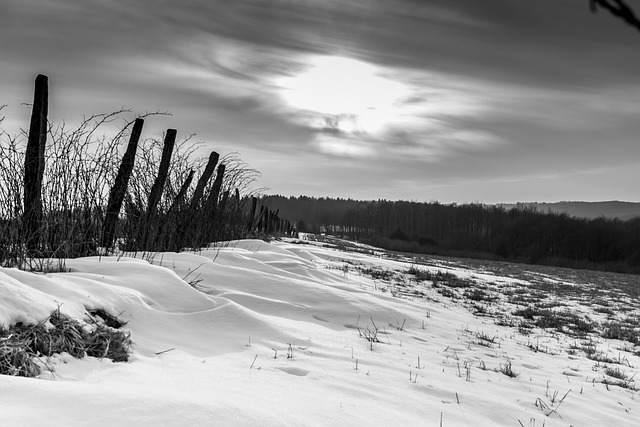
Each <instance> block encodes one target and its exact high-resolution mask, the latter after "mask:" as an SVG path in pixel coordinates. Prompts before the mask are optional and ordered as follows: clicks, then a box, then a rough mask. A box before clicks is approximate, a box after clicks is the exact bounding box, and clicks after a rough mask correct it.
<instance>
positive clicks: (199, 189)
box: [189, 151, 220, 211]
mask: <svg viewBox="0 0 640 427" xmlns="http://www.w3.org/2000/svg"><path fill="white" fill-rule="evenodd" d="M219 158H220V155H219V154H218V153H216V152H215V151H212V152H211V154H210V155H209V161H208V162H207V166H206V167H205V168H204V172H202V176H201V177H200V179H199V180H198V184H197V185H196V189H195V191H194V192H193V198H192V199H191V203H190V204H189V209H190V210H192V211H193V210H195V209H196V207H197V206H198V203H199V202H200V198H201V197H202V194H203V193H204V187H205V186H206V185H207V182H209V179H211V175H213V171H214V169H215V168H216V165H217V164H218V159H219Z"/></svg>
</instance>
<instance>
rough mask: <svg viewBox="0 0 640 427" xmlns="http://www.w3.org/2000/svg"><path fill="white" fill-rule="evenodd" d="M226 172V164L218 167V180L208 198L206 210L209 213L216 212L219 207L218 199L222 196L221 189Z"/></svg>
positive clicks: (214, 182)
mask: <svg viewBox="0 0 640 427" xmlns="http://www.w3.org/2000/svg"><path fill="white" fill-rule="evenodd" d="M225 170H226V166H225V165H224V163H222V164H220V166H218V171H217V172H216V179H215V181H213V186H212V187H211V192H210V193H209V197H208V198H207V202H206V208H207V210H208V212H214V211H215V209H216V206H217V205H218V197H219V196H220V189H221V188H222V179H223V178H224V172H225Z"/></svg>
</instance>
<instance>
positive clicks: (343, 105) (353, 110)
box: [278, 56, 409, 134]
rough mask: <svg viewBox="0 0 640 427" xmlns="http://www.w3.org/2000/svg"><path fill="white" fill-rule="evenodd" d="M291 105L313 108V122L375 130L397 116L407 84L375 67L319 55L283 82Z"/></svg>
mask: <svg viewBox="0 0 640 427" xmlns="http://www.w3.org/2000/svg"><path fill="white" fill-rule="evenodd" d="M278 85H279V86H280V87H281V88H282V89H283V91H282V97H283V98H284V100H285V101H286V102H287V104H289V105H290V106H292V107H294V108H296V109H298V110H302V111H304V112H307V113H310V116H309V117H311V118H312V121H313V123H311V125H312V126H314V127H318V128H331V129H333V130H335V131H337V132H344V133H348V134H376V133H379V132H381V131H383V130H384V129H386V127H387V126H388V125H389V124H390V123H392V122H393V121H394V120H396V118H397V116H398V115H399V114H400V109H399V107H398V105H399V103H400V101H401V100H402V99H404V98H406V97H407V96H408V95H409V90H408V88H407V87H406V86H405V85H404V84H402V83H400V82H397V81H394V80H392V79H389V78H387V77H384V76H383V75H382V73H381V70H380V69H378V68H377V67H376V66H374V65H372V64H369V63H366V62H362V61H358V60H355V59H351V58H346V57H341V56H315V57H312V58H311V59H310V60H309V64H308V66H307V67H305V69H304V70H302V71H301V72H300V73H297V74H295V75H293V76H286V77H283V78H281V79H279V81H278Z"/></svg>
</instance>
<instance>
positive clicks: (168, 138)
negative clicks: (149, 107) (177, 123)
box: [142, 129, 177, 250]
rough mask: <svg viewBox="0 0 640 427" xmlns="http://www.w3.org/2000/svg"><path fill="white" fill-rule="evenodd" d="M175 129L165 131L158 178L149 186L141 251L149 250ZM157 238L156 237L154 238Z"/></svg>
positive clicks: (174, 137)
mask: <svg viewBox="0 0 640 427" xmlns="http://www.w3.org/2000/svg"><path fill="white" fill-rule="evenodd" d="M176 133H177V131H176V130H175V129H167V133H166V135H165V137H164V146H163V147H162V157H161V158H160V167H159V168H158V176H156V179H155V181H154V182H153V185H152V186H151V192H150V193H149V202H148V204H147V213H146V223H145V224H144V225H143V226H144V230H143V233H144V235H143V238H142V245H143V247H142V249H147V250H149V249H150V248H149V243H150V242H149V240H150V238H151V234H152V233H153V230H154V228H156V227H155V225H156V224H155V223H156V220H155V214H156V209H157V208H158V203H160V199H161V198H162V192H163V191H164V185H165V183H166V182H167V176H168V175H169V165H170V163H171V155H172V154H173V147H174V145H175V143H176ZM156 237H158V236H156Z"/></svg>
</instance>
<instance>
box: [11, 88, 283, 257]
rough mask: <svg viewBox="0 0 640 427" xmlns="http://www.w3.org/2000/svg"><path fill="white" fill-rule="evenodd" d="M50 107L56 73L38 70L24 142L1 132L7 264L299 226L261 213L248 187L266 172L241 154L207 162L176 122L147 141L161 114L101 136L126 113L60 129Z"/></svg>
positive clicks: (173, 246) (199, 243)
mask: <svg viewBox="0 0 640 427" xmlns="http://www.w3.org/2000/svg"><path fill="white" fill-rule="evenodd" d="M48 104H49V81H48V78H47V76H44V75H38V76H37V78H36V81H35V92H34V103H33V108H32V113H31V123H30V127H29V132H28V135H26V137H27V144H26V147H25V146H24V143H23V140H22V139H21V138H20V137H11V136H9V134H8V133H6V132H4V131H3V130H2V129H0V138H2V141H0V142H2V144H0V184H1V187H0V265H5V266H7V265H10V266H24V265H25V263H26V262H28V260H30V259H33V258H43V257H44V258H71V257H78V256H87V255H95V254H97V253H101V252H104V251H107V252H113V251H116V250H127V251H179V250H182V249H184V248H192V249H197V248H201V247H204V246H206V245H208V244H209V243H211V242H215V241H221V240H232V239H239V238H246V237H250V236H260V235H264V234H291V233H292V231H293V227H292V225H291V224H290V223H289V222H288V221H284V220H282V219H280V218H279V216H278V212H277V211H276V212H273V211H271V210H269V209H268V208H267V207H265V206H262V207H261V208H260V213H259V214H258V215H257V216H256V210H257V198H256V197H254V196H253V193H254V191H252V190H251V189H250V184H251V183H253V182H254V181H255V179H256V177H257V175H258V172H257V171H255V170H253V169H251V168H249V167H247V165H246V164H245V163H244V162H242V161H241V160H240V159H239V158H238V157H237V156H236V155H234V154H233V153H232V154H231V155H227V156H224V157H222V158H221V157H220V155H219V154H218V153H217V152H215V151H214V152H211V154H210V155H209V158H208V161H207V162H206V164H205V163H204V160H203V159H195V160H194V156H195V155H196V154H195V153H196V151H197V150H196V148H194V147H195V146H197V145H198V144H197V143H191V142H190V138H189V137H187V138H185V139H183V140H182V141H178V140H177V131H176V130H175V129H168V130H167V131H166V134H165V136H164V141H163V142H160V141H159V140H155V139H150V138H147V139H144V138H142V135H143V130H144V122H145V119H146V118H148V117H149V116H152V115H153V114H148V115H145V116H141V117H138V118H136V119H135V120H132V121H127V122H126V123H125V124H124V126H122V129H121V131H120V132H119V133H118V134H117V135H116V136H115V137H114V138H112V139H108V138H106V137H102V138H99V137H96V135H98V134H99V132H100V130H99V128H100V126H104V125H106V124H109V123H113V122H114V121H115V120H124V117H123V114H125V113H126V111H125V110H121V111H118V112H115V113H111V114H103V115H95V116H92V117H90V118H89V119H87V120H85V121H84V122H83V123H82V124H81V125H80V126H78V128H76V129H67V128H65V126H64V124H63V125H58V126H57V127H56V126H53V125H52V124H51V123H49V122H48V121H47V116H48ZM0 123H1V120H0ZM22 136H24V135H22ZM127 136H128V142H127V143H126V151H125V153H124V155H123V156H122V157H120V154H119V149H120V146H122V145H123V144H124V143H125V138H126V137H127ZM48 139H49V141H48ZM197 148H198V150H199V149H201V148H202V147H201V146H200V147H197ZM119 158H121V160H120V161H118V159H119ZM203 165H204V166H205V167H204V170H203V172H202V173H200V174H199V177H198V179H197V184H196V186H195V188H192V187H191V184H192V182H193V181H194V178H195V176H196V175H197V171H198V170H200V169H201V166H203ZM241 191H242V192H244V193H246V194H244V195H243V194H241ZM100 248H103V249H102V250H100Z"/></svg>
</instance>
